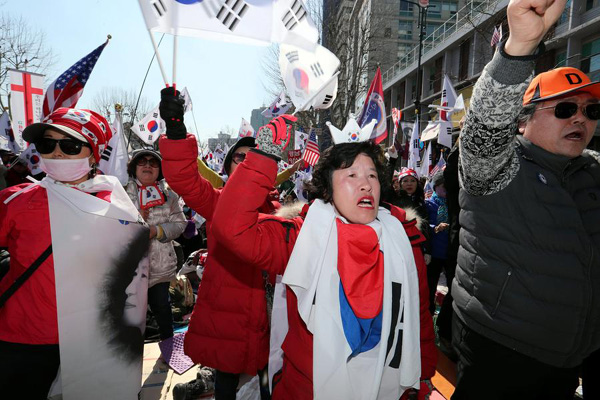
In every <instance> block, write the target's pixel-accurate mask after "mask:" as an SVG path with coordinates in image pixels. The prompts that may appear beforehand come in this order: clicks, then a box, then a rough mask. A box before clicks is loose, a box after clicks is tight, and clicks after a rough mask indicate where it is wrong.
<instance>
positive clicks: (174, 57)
mask: <svg viewBox="0 0 600 400" xmlns="http://www.w3.org/2000/svg"><path fill="white" fill-rule="evenodd" d="M178 37H179V36H177V35H173V94H176V93H177V88H176V87H175V86H176V84H175V82H177V42H178V40H177V38H178Z"/></svg>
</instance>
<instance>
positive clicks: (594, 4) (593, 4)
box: [585, 0, 600, 11]
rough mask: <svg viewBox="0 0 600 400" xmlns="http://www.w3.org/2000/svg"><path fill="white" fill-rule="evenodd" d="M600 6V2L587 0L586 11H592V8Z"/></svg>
mask: <svg viewBox="0 0 600 400" xmlns="http://www.w3.org/2000/svg"><path fill="white" fill-rule="evenodd" d="M599 5H600V0H586V2H585V11H590V10H591V9H592V8H596V7H598V6H599Z"/></svg>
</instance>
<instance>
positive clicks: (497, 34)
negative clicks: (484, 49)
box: [490, 25, 502, 47]
mask: <svg viewBox="0 0 600 400" xmlns="http://www.w3.org/2000/svg"><path fill="white" fill-rule="evenodd" d="M501 40H502V25H500V29H498V27H497V26H494V33H493V34H492V40H491V41H490V46H492V47H494V46H495V45H497V44H498V43H500V41H501Z"/></svg>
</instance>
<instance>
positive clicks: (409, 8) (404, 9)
mask: <svg viewBox="0 0 600 400" xmlns="http://www.w3.org/2000/svg"><path fill="white" fill-rule="evenodd" d="M400 16H401V17H412V16H413V5H412V4H411V3H406V2H404V1H401V2H400Z"/></svg>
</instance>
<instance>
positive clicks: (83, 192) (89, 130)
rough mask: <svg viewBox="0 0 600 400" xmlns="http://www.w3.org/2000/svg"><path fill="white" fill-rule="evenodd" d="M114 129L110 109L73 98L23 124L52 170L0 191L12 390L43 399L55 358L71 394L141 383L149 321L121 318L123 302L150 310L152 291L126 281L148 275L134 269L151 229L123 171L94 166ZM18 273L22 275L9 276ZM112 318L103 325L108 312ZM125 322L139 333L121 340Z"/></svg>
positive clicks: (1, 379)
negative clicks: (100, 171)
mask: <svg viewBox="0 0 600 400" xmlns="http://www.w3.org/2000/svg"><path fill="white" fill-rule="evenodd" d="M111 136H112V134H111V131H110V128H109V125H108V123H107V121H106V120H105V119H104V117H102V116H101V115H99V114H97V113H95V112H93V111H90V110H78V109H71V108H59V109H57V110H56V111H54V112H53V113H52V114H51V115H49V116H48V117H47V118H46V119H45V120H44V121H43V122H42V123H35V124H32V125H30V126H28V127H27V128H25V130H24V131H23V138H24V139H25V140H26V141H28V142H30V143H33V144H35V145H36V148H37V151H38V152H39V153H40V155H41V162H40V165H41V168H42V169H43V170H44V172H45V173H46V175H47V176H46V177H45V178H44V179H43V180H42V181H40V182H37V181H35V180H33V179H32V181H33V183H29V184H21V185H17V186H14V187H10V188H7V189H5V190H3V191H2V192H0V247H7V248H8V251H9V252H10V269H9V272H8V275H7V276H6V277H5V278H4V279H2V280H1V281H0V296H2V298H1V300H0V354H2V363H0V391H1V392H2V394H3V395H4V396H6V398H23V399H25V398H26V399H46V398H47V397H48V394H49V389H50V387H51V384H52V382H53V381H54V379H55V378H56V376H57V372H58V370H59V365H60V371H61V373H60V376H61V377H62V379H61V381H62V389H64V390H63V391H62V393H63V395H64V396H65V398H87V399H96V398H126V397H125V396H130V395H136V394H137V392H139V388H140V379H141V357H142V348H143V335H142V332H143V331H142V330H143V326H141V327H140V326H137V327H132V326H130V324H128V323H127V321H125V319H126V318H125V316H126V315H125V314H126V312H125V311H126V310H125V308H127V307H125V303H126V302H128V303H130V304H138V306H139V307H138V308H137V310H141V311H140V313H142V312H143V313H144V314H145V304H146V298H145V293H143V294H141V296H137V295H136V296H128V295H127V294H126V293H125V292H126V289H125V288H126V287H130V286H131V285H134V286H139V285H137V282H138V281H139V282H141V283H142V286H144V283H145V284H146V285H147V281H145V282H144V280H142V277H141V275H142V274H141V273H140V274H137V273H136V270H137V268H138V265H143V262H140V261H141V260H142V259H143V258H144V254H145V252H146V251H147V248H148V239H147V238H148V233H147V231H148V230H147V228H144V227H143V225H141V224H138V223H137V222H142V220H141V217H140V216H139V213H138V212H137V210H136V209H135V207H134V206H133V204H132V203H131V201H130V200H129V197H128V196H127V194H126V193H125V191H124V190H123V187H122V186H121V185H120V183H119V181H118V180H117V179H116V178H114V177H108V176H96V172H95V166H96V165H97V163H98V162H99V161H100V156H101V153H102V151H103V149H104V146H105V145H106V143H107V142H108V141H109V139H110V137H111ZM130 266H131V268H130ZM123 272H126V273H123ZM28 274H30V275H28ZM136 275H139V276H137V278H136ZM18 280H21V281H22V282H23V283H22V285H20V286H19V285H15V284H13V282H15V281H18ZM107 281H111V282H113V283H118V284H119V285H121V286H122V288H123V290H121V291H120V292H123V293H117V292H113V294H115V295H121V296H122V300H123V301H122V302H120V303H119V302H118V301H117V302H115V301H114V300H111V299H109V298H107V296H106V295H107V293H108V292H110V290H111V288H115V287H117V286H118V285H116V284H115V285H109V286H106V284H105V283H106V282H107ZM108 297H111V298H112V297H113V296H108ZM117 303H119V304H120V306H116V307H115V305H116V304H117ZM109 309H110V310H109ZM109 313H110V314H111V315H112V317H111V318H107V315H108V314H109ZM129 314H131V312H129ZM109 319H110V322H111V323H110V324H109V325H110V329H108V330H106V329H104V328H105V327H106V326H105V325H104V324H103V323H102V322H103V321H104V322H107V321H108V320H109ZM119 328H124V329H119ZM128 328H129V331H130V332H133V331H136V330H137V333H136V334H134V335H126V336H127V338H128V339H127V343H123V340H122V339H123V337H125V335H120V336H119V334H120V333H121V332H122V331H123V330H127V329H128ZM117 336H118V337H117ZM59 338H60V341H59ZM116 348H119V351H118V352H117V350H116ZM117 353H118V354H117ZM107 365H110V368H109V369H107V368H106V366H107ZM138 371H139V372H138ZM61 381H57V382H58V385H55V387H57V388H59V387H60V386H61V384H60V382H61ZM102 382H110V385H106V384H102ZM56 391H57V392H60V391H61V389H57V390H56ZM131 398H133V397H131Z"/></svg>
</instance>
